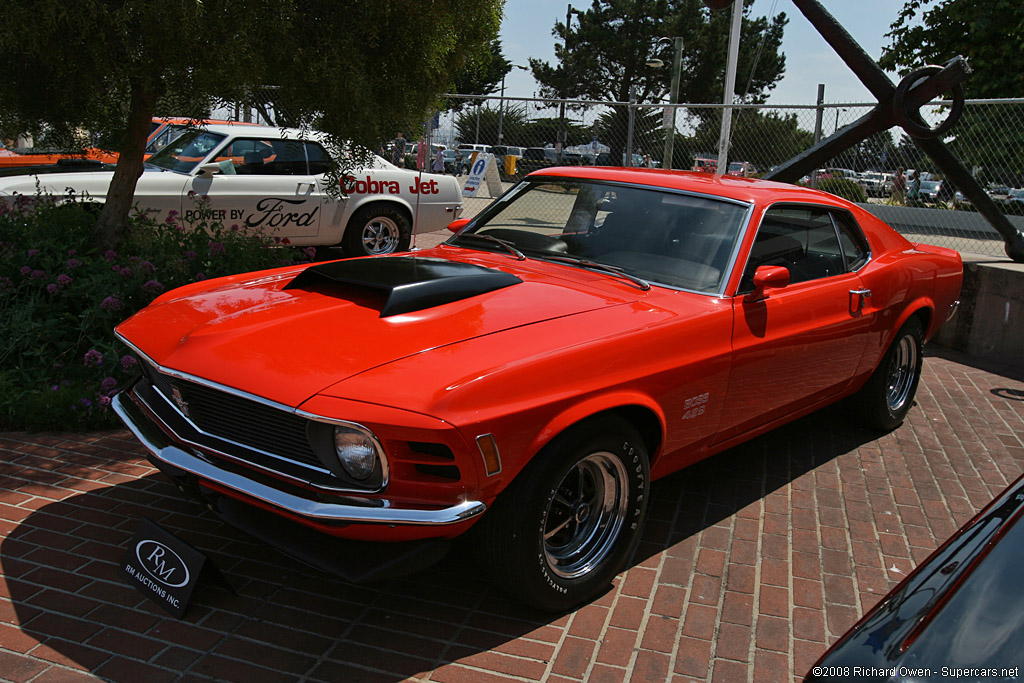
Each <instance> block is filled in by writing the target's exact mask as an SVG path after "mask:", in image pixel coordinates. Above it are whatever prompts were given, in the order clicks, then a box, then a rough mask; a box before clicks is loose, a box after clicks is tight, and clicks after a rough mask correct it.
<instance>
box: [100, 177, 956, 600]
mask: <svg viewBox="0 0 1024 683" xmlns="http://www.w3.org/2000/svg"><path fill="white" fill-rule="evenodd" d="M452 230H453V231H454V232H455V235H453V236H452V237H451V238H450V239H449V240H448V241H447V242H446V243H444V244H442V245H440V246H438V247H436V248H434V249H430V250H425V251H418V252H414V253H406V254H399V255H392V256H387V257H371V258H359V259H351V260H343V261H333V262H325V263H320V264H316V265H311V266H304V267H292V268H286V269H280V270H271V271H265V272H260V273H250V274H246V275H238V276H233V277H228V278H223V279H220V280H212V281H206V282H200V283H196V284H193V285H189V286H186V287H183V288H181V289H178V290H175V291H172V292H169V293H167V294H165V295H163V296H162V297H160V298H159V299H157V300H156V301H155V302H154V303H153V304H152V305H150V306H149V307H148V308H146V309H145V310H143V311H141V312H140V313H138V314H137V315H135V316H134V317H132V318H131V319H129V320H127V321H125V322H124V323H122V324H121V325H120V326H119V327H118V328H117V333H118V335H119V336H120V338H121V339H122V340H123V341H124V342H125V343H126V344H128V346H130V347H131V348H132V349H134V351H135V352H136V353H137V354H138V356H139V359H140V361H142V362H141V365H142V366H143V368H144V374H143V377H142V378H141V380H140V381H139V382H138V383H137V384H136V385H135V386H134V387H133V388H132V389H130V390H129V391H127V392H125V393H123V394H121V395H119V396H118V397H117V398H116V400H115V407H116V410H117V411H118V412H119V414H120V415H121V417H122V418H123V419H124V420H125V422H126V423H127V424H128V425H129V427H130V428H131V429H132V430H133V431H134V432H135V434H136V435H137V436H138V437H139V438H140V439H141V440H142V442H143V443H144V444H145V445H146V446H147V448H148V449H149V450H150V451H151V452H152V460H153V462H154V463H155V464H156V466H157V467H159V468H160V469H161V470H163V471H164V472H166V473H167V474H169V475H170V476H171V477H173V478H174V479H176V480H177V481H178V482H179V483H180V484H182V486H184V487H186V488H187V489H188V490H190V491H191V492H193V493H195V494H197V495H199V496H201V497H202V498H203V499H204V500H205V501H207V502H208V503H209V504H210V506H211V507H212V508H214V509H216V510H218V511H219V512H220V513H221V514H222V515H224V516H225V518H227V519H228V520H229V521H230V522H231V523H233V524H236V525H239V526H241V527H243V528H245V529H246V530H248V531H250V532H251V533H253V534H256V535H257V536H261V537H263V538H265V539H267V540H268V541H271V542H273V543H275V544H277V545H280V546H282V547H284V548H285V549H287V550H288V551H290V552H292V553H293V554H295V555H297V556H299V557H302V558H304V559H305V560H307V561H309V562H311V563H315V564H317V565H319V566H321V567H327V568H330V569H332V570H334V571H336V572H339V573H342V575H344V576H348V577H349V578H352V579H353V580H356V579H360V578H367V577H372V576H380V575H382V574H388V573H394V572H395V571H403V570H404V571H409V570H412V569H415V568H417V567H420V566H422V564H423V563H424V562H427V561H430V560H433V559H436V558H437V557H438V556H439V555H440V554H441V553H442V552H443V551H444V549H445V545H446V543H447V542H448V541H450V540H451V539H453V538H455V537H457V536H459V535H460V534H462V533H464V532H466V531H468V530H469V529H470V527H474V526H475V528H474V532H476V533H475V534H474V535H475V537H476V538H475V542H476V543H478V545H479V549H480V554H481V556H482V558H483V559H484V561H485V563H486V564H487V566H488V567H489V568H490V570H491V571H492V573H493V575H494V577H495V578H496V579H497V581H498V583H499V584H500V585H501V586H502V587H504V588H506V589H508V590H509V591H511V592H512V593H514V594H515V595H516V596H518V597H519V598H521V599H523V600H525V601H526V602H528V603H530V604H532V605H535V606H538V607H540V608H543V609H548V610H563V609H567V608H569V607H571V606H573V605H576V604H579V603H580V602H583V601H586V600H588V599H591V598H593V597H594V596H596V595H598V594H599V593H600V592H601V591H603V590H604V589H605V588H606V587H607V586H608V583H609V582H610V580H611V579H612V578H613V577H614V576H615V575H616V574H617V573H618V572H619V571H620V570H621V569H622V568H623V566H624V565H625V563H626V562H627V561H628V559H629V557H630V555H631V553H632V552H633V550H634V548H635V547H636V545H637V542H638V540H639V537H640V532H641V528H642V526H643V523H644V516H645V511H646V509H647V504H648V499H649V491H650V482H651V480H652V479H657V478H658V477H662V476H665V475H667V474H669V473H671V472H675V471H676V470H679V469H680V468H683V467H686V466H688V465H690V464H691V463H694V462H695V461H698V460H700V459H702V458H705V457H707V456H709V455H711V454H713V453H716V452H719V451H722V450H724V449H727V448H729V447H730V446H734V445H736V444H738V443H740V442H742V441H744V440H747V439H750V438H751V437H753V436H756V435H758V434H761V433H763V432H765V431H768V430H770V429H773V428H775V427H777V426H779V425H781V424H783V423H785V422H788V421H790V420H793V419H795V418H797V417H800V416H801V415H804V414H807V413H809V412H811V411H813V410H816V409H818V408H820V407H822V406H824V405H826V404H828V403H832V402H834V401H837V400H839V399H842V398H845V397H851V398H852V405H853V407H854V408H855V412H856V414H857V415H859V417H860V418H861V419H862V420H863V421H864V422H865V423H866V424H867V425H870V426H872V427H874V428H878V429H892V428H894V427H895V426H897V425H898V424H900V422H902V420H903V418H904V416H905V415H906V414H907V411H908V410H909V409H910V406H911V404H912V402H913V398H914V393H915V390H916V389H917V383H918V378H919V376H920V372H921V362H922V345H923V344H924V342H925V341H926V340H927V339H928V338H930V337H931V336H932V335H933V334H935V332H936V331H937V330H938V329H939V327H940V326H941V325H942V324H943V323H944V322H945V321H946V319H947V318H948V316H950V315H952V313H953V311H954V310H955V307H956V304H957V301H956V299H957V296H958V294H959V291H960V282H961V276H962V265H961V261H960V256H959V255H958V254H957V253H956V252H954V251H951V250H949V249H943V248H940V247H933V246H927V245H914V244H911V243H910V242H908V241H907V240H906V239H904V238H903V237H901V236H900V235H898V234H897V233H896V232H894V231H893V230H892V229H891V228H889V227H888V226H886V225H885V224H883V223H882V222H881V221H879V220H878V219H877V218H875V217H873V216H872V215H871V214H869V213H867V212H865V211H863V210H861V209H860V208H858V207H856V206H854V205H852V204H850V203H848V202H846V201H844V200H841V199H839V198H837V197H834V196H832V195H829V194H825V193H822V192H817V191H814V190H810V189H805V188H800V187H795V186H792V185H783V184H779V183H771V182H765V181H758V180H748V179H744V178H736V177H731V176H725V177H723V176H719V175H711V174H707V173H689V172H673V171H661V170H653V169H643V170H633V169H610V168H594V167H572V168H548V169H543V170H541V171H538V172H536V173H533V174H531V175H530V176H528V177H527V178H526V179H525V180H524V181H523V182H522V183H520V184H518V185H516V186H515V187H513V188H512V189H511V190H510V191H509V192H507V193H506V194H505V195H504V196H502V197H501V198H500V199H498V200H496V201H495V202H494V203H492V204H491V205H490V206H489V207H488V208H487V209H485V210H484V211H483V212H482V213H480V214H479V215H478V216H477V217H476V218H474V219H472V220H463V221H457V222H456V223H455V224H453V225H452ZM331 536H333V537H336V538H333V539H332V538H330V537H331ZM398 542H401V543H398ZM396 558H397V559H396Z"/></svg>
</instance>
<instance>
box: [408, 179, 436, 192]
mask: <svg viewBox="0 0 1024 683" xmlns="http://www.w3.org/2000/svg"><path fill="white" fill-rule="evenodd" d="M439 191H440V190H438V189H437V181H436V180H431V181H430V182H426V181H423V180H417V181H416V182H414V183H413V184H412V185H410V186H409V192H412V193H413V194H437V193H438V192H439Z"/></svg>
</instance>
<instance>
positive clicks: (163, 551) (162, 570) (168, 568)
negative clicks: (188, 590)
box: [135, 539, 189, 588]
mask: <svg viewBox="0 0 1024 683" xmlns="http://www.w3.org/2000/svg"><path fill="white" fill-rule="evenodd" d="M135 557H137V558H139V564H140V565H141V566H142V567H144V568H145V569H146V571H148V572H149V573H150V574H152V575H153V578H155V579H156V580H157V581H159V582H160V583H162V584H164V585H165V586H168V587H169V588H180V587H181V586H184V585H185V584H186V583H188V579H189V576H188V566H187V565H186V564H185V560H183V559H181V556H180V555H178V553H176V552H174V551H173V550H171V549H170V548H168V547H167V546H165V545H164V544H163V543H160V542H158V541H152V540H148V539H147V540H143V541H139V542H138V544H137V545H136V546H135Z"/></svg>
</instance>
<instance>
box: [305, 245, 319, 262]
mask: <svg viewBox="0 0 1024 683" xmlns="http://www.w3.org/2000/svg"><path fill="white" fill-rule="evenodd" d="M302 253H304V254H305V255H306V258H308V259H309V260H310V261H312V260H313V259H315V258H316V247H306V248H305V249H303V250H302Z"/></svg>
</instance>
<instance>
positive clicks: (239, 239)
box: [0, 196, 314, 430]
mask: <svg viewBox="0 0 1024 683" xmlns="http://www.w3.org/2000/svg"><path fill="white" fill-rule="evenodd" d="M63 199H64V200H63V201H62V202H60V203H58V202H55V201H54V200H52V199H50V198H46V197H24V196H19V197H17V200H16V201H15V202H14V203H13V204H8V203H5V202H3V201H0V330H3V334H2V335H0V429H2V430H10V429H29V430H31V429H47V428H54V427H61V428H67V427H73V428H80V429H94V428H103V427H112V426H116V425H117V424H119V422H118V421H117V418H116V416H115V415H114V414H113V412H112V411H111V410H110V409H109V405H110V398H111V396H113V395H114V394H115V393H117V392H118V391H119V390H121V389H123V388H124V387H125V386H126V385H127V383H129V382H130V381H131V380H132V379H133V378H134V376H135V373H136V367H135V366H136V361H135V359H134V358H133V357H132V356H131V355H130V354H129V353H128V350H127V349H125V348H124V346H123V345H122V344H120V343H119V342H117V341H116V339H115V338H114V334H113V329H114V326H115V325H117V324H118V323H119V322H120V321H122V320H124V319H125V318H127V317H129V316H130V315H132V314H133V313H135V312H136V311H138V310H139V309H141V308H143V307H144V306H146V305H147V304H148V303H149V302H150V301H152V300H153V299H154V298H156V297H157V296H159V295H160V294H161V293H163V292H165V291H167V290H170V289H173V288H175V287H178V286H181V285H184V284H187V283H189V282H195V281H197V280H203V279H206V278H212V277H219V276H221V275H230V274H234V273H241V272H246V271H250V270H261V269H265V268H272V267H276V266H281V265H288V264H292V263H296V262H305V261H309V260H311V259H312V257H313V253H314V251H313V249H312V248H309V249H306V250H299V249H296V248H293V247H288V246H286V245H285V246H283V247H282V248H270V247H273V246H275V241H274V240H273V239H268V238H267V237H265V236H263V235H259V234H253V233H250V232H247V231H245V230H243V229H240V228H239V227H238V226H231V227H225V226H224V225H222V224H220V223H211V222H199V223H196V224H194V225H189V226H188V227H189V229H188V230H186V229H185V226H183V225H182V223H181V222H180V221H179V220H178V219H177V217H176V216H174V215H172V217H171V218H169V219H168V220H167V222H165V223H160V224H158V223H155V222H154V221H152V220H149V219H147V218H144V217H142V216H134V217H133V218H132V219H131V222H130V225H129V226H128V231H127V235H126V238H125V241H124V245H123V247H122V248H121V249H119V250H117V251H116V252H115V251H105V252H103V251H100V250H99V249H97V248H96V247H95V246H94V238H93V228H94V225H95V222H96V215H95V210H94V209H92V208H90V207H89V206H88V205H85V204H81V203H78V202H76V201H74V198H73V197H69V198H63ZM197 201H199V202H200V204H202V203H203V201H204V200H203V199H198V200H197ZM278 242H280V240H278ZM284 242H287V240H284Z"/></svg>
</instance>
